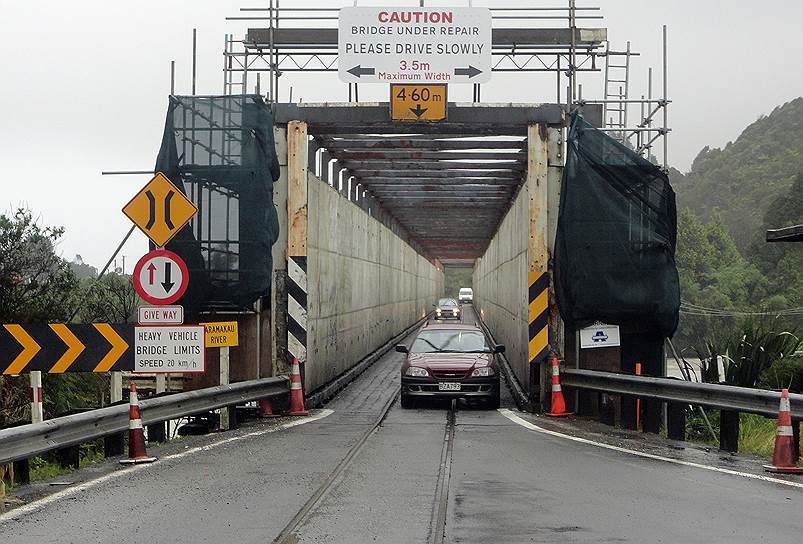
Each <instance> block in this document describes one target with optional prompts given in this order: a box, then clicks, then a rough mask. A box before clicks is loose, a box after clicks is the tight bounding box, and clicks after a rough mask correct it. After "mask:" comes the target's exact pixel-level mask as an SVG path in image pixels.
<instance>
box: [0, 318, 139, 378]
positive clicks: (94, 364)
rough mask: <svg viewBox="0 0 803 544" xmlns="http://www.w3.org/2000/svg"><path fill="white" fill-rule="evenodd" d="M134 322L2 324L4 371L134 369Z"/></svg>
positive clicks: (1, 361)
mask: <svg viewBox="0 0 803 544" xmlns="http://www.w3.org/2000/svg"><path fill="white" fill-rule="evenodd" d="M133 335H134V327H133V326H132V325H125V324H123V325H111V324H109V323H93V324H90V325H74V324H64V323H51V324H49V325H47V324H33V325H18V324H5V325H2V326H0V372H2V373H3V374H21V373H23V372H30V371H31V370H39V371H42V372H49V373H51V374H61V373H63V372H109V371H112V370H131V369H132V368H133V366H134V358H133V353H132V349H131V344H132V340H133Z"/></svg>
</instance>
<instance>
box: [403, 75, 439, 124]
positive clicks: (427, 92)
mask: <svg viewBox="0 0 803 544" xmlns="http://www.w3.org/2000/svg"><path fill="white" fill-rule="evenodd" d="M390 118H391V120H393V121H443V120H444V119H446V85H407V84H403V85H395V84H394V85H391V86H390Z"/></svg>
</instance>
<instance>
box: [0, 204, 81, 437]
mask: <svg viewBox="0 0 803 544" xmlns="http://www.w3.org/2000/svg"><path fill="white" fill-rule="evenodd" d="M63 233H64V230H63V229H61V228H56V227H43V226H41V225H39V223H38V222H37V221H36V220H35V219H34V217H33V214H32V213H31V211H30V210H25V209H19V210H17V211H16V212H15V213H14V214H13V215H11V216H7V215H0V323H32V322H53V321H64V320H67V319H68V318H69V316H70V314H71V310H72V308H73V305H74V303H75V301H76V298H77V294H78V282H77V280H76V278H75V275H74V274H73V273H72V270H71V269H70V266H69V263H67V262H66V261H65V260H64V259H62V258H61V257H59V256H58V255H57V254H56V252H55V248H56V245H57V244H58V241H59V239H60V238H61V236H62V234H63ZM26 385H27V384H24V383H22V380H19V379H15V378H11V377H9V376H0V427H3V426H5V425H7V424H8V423H10V422H14V421H17V420H20V419H22V418H24V417H25V413H26V411H27V408H28V402H29V401H28V391H27V388H26Z"/></svg>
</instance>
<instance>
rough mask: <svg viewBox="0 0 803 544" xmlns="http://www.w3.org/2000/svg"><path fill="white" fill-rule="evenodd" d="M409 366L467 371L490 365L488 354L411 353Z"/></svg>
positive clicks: (489, 355)
mask: <svg viewBox="0 0 803 544" xmlns="http://www.w3.org/2000/svg"><path fill="white" fill-rule="evenodd" d="M408 361H409V363H410V364H411V365H414V366H420V367H425V368H436V369H447V368H449V369H462V370H468V369H470V368H471V367H473V366H486V365H488V364H490V363H491V354H490V353H412V354H410V357H409V358H408Z"/></svg>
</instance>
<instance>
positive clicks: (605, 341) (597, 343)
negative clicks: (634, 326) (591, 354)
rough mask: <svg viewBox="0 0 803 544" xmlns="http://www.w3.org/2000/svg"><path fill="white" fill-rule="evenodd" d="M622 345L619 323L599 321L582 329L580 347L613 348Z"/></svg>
mask: <svg viewBox="0 0 803 544" xmlns="http://www.w3.org/2000/svg"><path fill="white" fill-rule="evenodd" d="M618 345H620V341H619V325H606V324H604V323H597V324H594V325H592V326H591V327H586V328H585V329H580V347H581V348H583V349H587V348H612V347H616V346H618Z"/></svg>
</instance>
